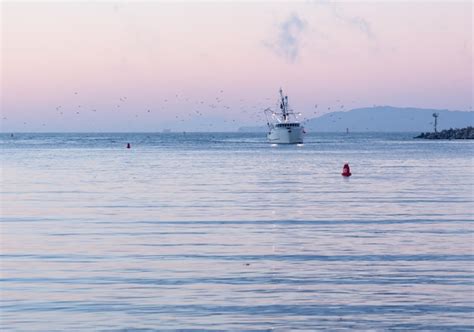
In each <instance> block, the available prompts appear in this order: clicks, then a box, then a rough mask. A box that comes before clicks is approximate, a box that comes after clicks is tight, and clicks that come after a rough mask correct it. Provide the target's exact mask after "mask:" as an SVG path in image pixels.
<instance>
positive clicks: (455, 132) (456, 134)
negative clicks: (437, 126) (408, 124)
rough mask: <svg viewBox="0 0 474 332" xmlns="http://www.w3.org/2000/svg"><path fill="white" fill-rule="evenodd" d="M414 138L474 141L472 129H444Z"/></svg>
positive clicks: (473, 130)
mask: <svg viewBox="0 0 474 332" xmlns="http://www.w3.org/2000/svg"><path fill="white" fill-rule="evenodd" d="M415 138H426V139H474V128H473V127H471V126H469V127H466V128H461V129H452V128H451V129H446V130H442V131H439V132H435V133H421V134H420V135H418V136H416V137H415Z"/></svg>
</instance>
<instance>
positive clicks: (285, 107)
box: [280, 88, 288, 122]
mask: <svg viewBox="0 0 474 332" xmlns="http://www.w3.org/2000/svg"><path fill="white" fill-rule="evenodd" d="M280 97H281V101H280V109H281V113H282V114H283V121H284V122H286V121H287V120H288V96H283V90H282V89H281V88H280Z"/></svg>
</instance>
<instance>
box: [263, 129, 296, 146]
mask: <svg viewBox="0 0 474 332" xmlns="http://www.w3.org/2000/svg"><path fill="white" fill-rule="evenodd" d="M303 135H304V129H303V127H296V128H285V127H283V128H277V127H274V128H272V129H271V130H270V132H269V133H268V134H267V139H268V141H269V142H270V143H275V144H301V143H303Z"/></svg>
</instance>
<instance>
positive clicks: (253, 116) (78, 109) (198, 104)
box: [2, 90, 356, 131]
mask: <svg viewBox="0 0 474 332" xmlns="http://www.w3.org/2000/svg"><path fill="white" fill-rule="evenodd" d="M225 95H226V94H225V93H224V90H219V91H218V92H217V96H215V97H212V98H211V99H209V98H207V99H201V100H199V99H192V98H191V97H187V96H184V95H182V94H178V93H175V94H174V95H173V97H171V98H170V97H167V98H163V99H161V100H160V101H158V102H157V101H154V102H153V103H152V104H153V107H151V106H150V107H141V109H140V110H138V108H137V107H136V106H134V105H133V102H131V101H130V99H129V98H128V97H127V96H119V97H117V98H116V99H115V101H112V102H111V103H109V105H108V106H103V107H101V108H102V109H100V108H98V107H91V106H90V105H87V104H86V103H84V102H83V101H84V100H85V99H86V97H87V96H86V97H84V98H81V97H82V96H81V93H79V92H78V91H75V92H73V96H72V98H71V101H72V103H71V104H73V105H74V104H75V106H72V107H71V106H70V105H71V104H70V105H69V106H64V105H57V106H56V107H55V114H56V116H58V117H61V118H67V120H72V121H74V119H75V118H74V117H80V116H82V115H84V114H87V113H88V114H89V115H90V114H100V113H105V112H109V114H108V115H110V112H111V111H112V112H114V113H116V114H119V113H120V114H123V115H125V116H131V117H132V118H135V119H138V118H145V121H151V120H155V121H158V120H157V119H155V118H153V117H152V118H150V116H152V115H154V114H159V115H160V117H162V118H164V119H165V121H166V123H168V124H170V123H173V122H174V124H175V125H176V124H179V122H181V123H182V122H186V121H192V122H193V125H194V127H198V130H204V131H209V130H212V129H213V128H217V127H219V126H221V127H222V125H224V126H232V127H233V128H234V129H237V126H239V125H242V124H243V125H248V124H249V123H251V124H252V125H257V126H260V125H264V124H265V123H266V121H267V120H266V119H265V116H264V113H263V110H264V109H265V108H267V107H269V106H273V105H272V104H273V103H272V98H265V99H262V100H260V101H256V102H255V101H250V100H249V101H246V100H245V99H243V98H241V99H239V100H238V102H237V105H235V104H236V103H235V101H234V102H232V103H231V104H233V105H234V106H229V105H230V103H229V101H228V100H227V101H226V99H229V98H226V97H225ZM81 100H82V102H80V101H81ZM355 102H356V101H353V103H355ZM275 104H276V106H278V105H277V103H275ZM334 104H335V105H332V106H327V108H326V106H325V107H322V106H321V104H314V108H313V109H312V110H311V111H308V110H307V109H306V110H303V112H304V113H305V114H306V115H307V116H306V117H305V116H303V117H301V118H299V121H300V122H302V123H303V124H306V123H307V122H308V121H310V120H311V119H312V118H314V117H317V116H319V115H322V114H324V113H330V112H334V111H343V110H345V106H344V104H342V103H341V100H339V99H338V100H336V102H335V103H334ZM249 105H252V106H249ZM178 107H179V108H178ZM274 108H275V109H276V108H277V107H274ZM132 110H133V111H132ZM169 110H170V111H169ZM175 110H179V111H177V112H175V115H174V117H173V115H171V117H172V118H173V120H174V121H171V119H170V115H169V114H170V113H171V114H172V113H173V112H174V111H175ZM183 110H187V111H186V113H183ZM231 110H232V111H231ZM168 111H169V112H168ZM166 113H168V114H166ZM176 113H177V114H176ZM164 115H165V116H164ZM71 116H72V118H71ZM330 116H331V117H332V116H333V114H330ZM217 117H218V118H220V119H221V120H219V123H215V124H214V123H213V120H216V118H217ZM243 117H244V118H245V120H244V119H243ZM45 118H46V117H45ZM2 119H3V120H4V121H6V120H8V118H7V117H6V116H4V117H3V118H2ZM76 119H77V118H76ZM338 119H341V118H340V117H339V118H338ZM128 120H130V119H128ZM335 121H336V119H334V120H333V122H335ZM23 124H24V125H28V123H27V122H26V121H24V122H23ZM41 125H42V126H43V127H47V122H42V124H41ZM157 125H160V124H159V123H157Z"/></svg>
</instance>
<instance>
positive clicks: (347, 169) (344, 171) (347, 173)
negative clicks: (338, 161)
mask: <svg viewBox="0 0 474 332" xmlns="http://www.w3.org/2000/svg"><path fill="white" fill-rule="evenodd" d="M341 175H342V176H351V175H352V173H351V169H350V167H349V163H346V164H344V167H343V168H342V173H341Z"/></svg>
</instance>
